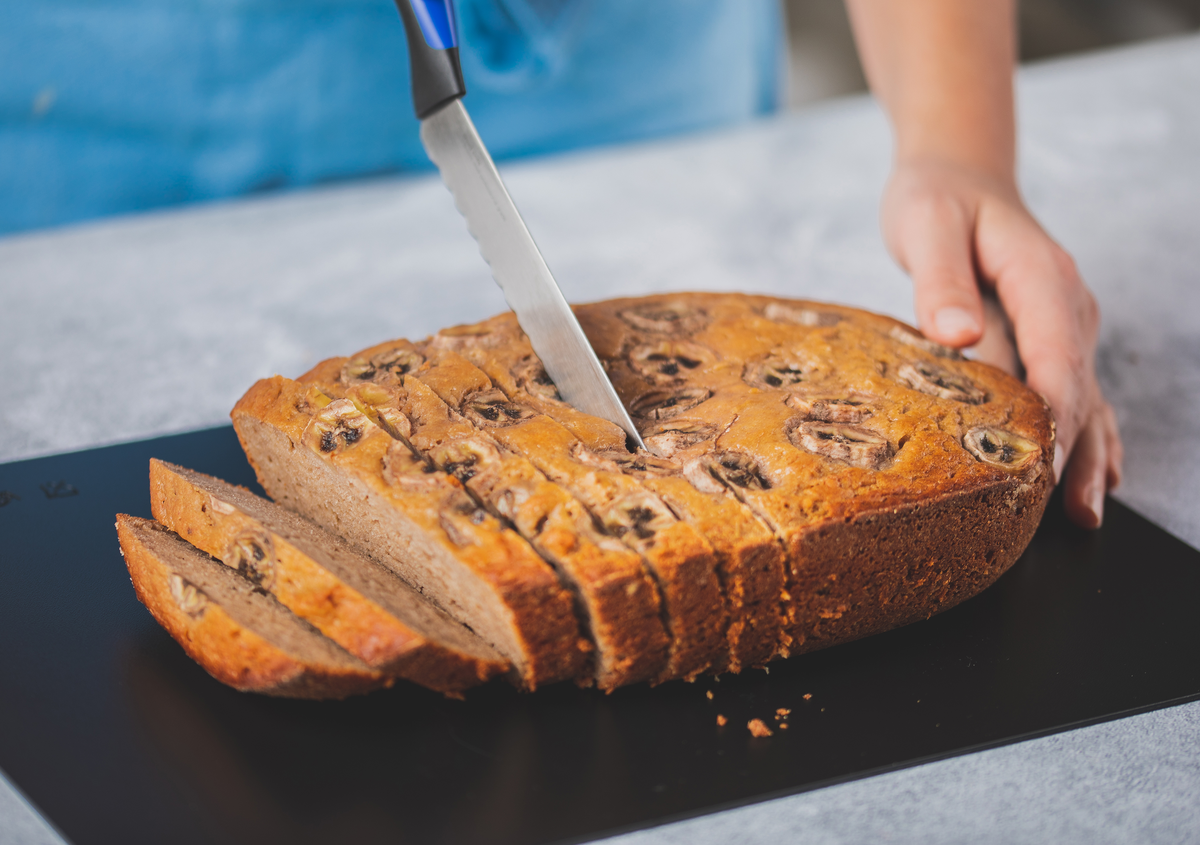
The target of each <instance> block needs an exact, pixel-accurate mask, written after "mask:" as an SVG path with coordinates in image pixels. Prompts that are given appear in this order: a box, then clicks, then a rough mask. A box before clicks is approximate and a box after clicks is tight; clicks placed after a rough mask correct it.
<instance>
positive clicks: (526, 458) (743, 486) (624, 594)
mask: <svg viewBox="0 0 1200 845" xmlns="http://www.w3.org/2000/svg"><path fill="white" fill-rule="evenodd" d="M576 313H577V314H578V315H579V318H580V321H581V323H582V324H583V327H584V330H585V332H586V333H587V334H588V337H589V339H590V340H591V342H592V344H593V346H594V348H595V349H596V351H597V354H598V355H599V357H600V359H601V361H602V362H603V363H604V365H605V367H606V369H607V370H608V372H609V374H610V376H611V378H612V380H613V383H614V385H615V387H616V388H617V391H618V393H619V394H620V395H621V398H622V400H623V401H624V402H625V404H626V406H627V407H628V408H629V409H630V411H631V415H632V416H633V417H634V421H635V424H636V425H637V426H638V429H639V431H640V432H641V434H642V437H643V439H644V440H645V442H646V444H647V446H648V448H649V452H641V451H639V452H632V451H630V450H629V449H628V448H627V444H626V442H625V436H624V433H623V432H622V431H621V430H620V429H619V428H618V427H617V426H615V425H613V424H612V423H609V422H607V421H604V420H598V419H596V418H594V417H590V416H588V415H586V414H583V413H581V412H580V411H578V410H577V409H574V408H572V407H570V406H569V405H567V404H566V403H565V402H563V401H562V399H561V397H560V396H558V394H557V391H556V389H555V387H554V385H553V383H552V382H551V381H550V380H549V379H548V378H547V377H546V374H545V371H544V369H543V368H542V367H541V364H540V362H539V361H538V359H537V356H536V355H535V354H534V353H533V350H532V348H531V347H530V345H529V342H528V339H527V338H526V337H525V335H524V334H523V333H522V332H521V330H520V327H519V326H518V325H517V323H516V320H515V319H514V317H513V316H512V315H511V314H504V315H500V316H498V317H495V318H492V319H491V320H487V321H484V322H482V323H478V324H475V325H472V326H459V327H455V328H452V329H447V330H445V331H443V332H440V333H438V334H437V335H435V336H434V337H432V338H429V339H427V340H425V341H422V342H420V343H415V344H414V343H410V342H408V341H391V342H388V343H385V344H380V345H377V346H374V347H371V348H369V349H366V350H363V351H362V352H360V353H357V354H355V355H353V356H351V357H349V358H338V359H331V360H329V361H326V362H323V363H322V364H320V365H318V366H317V367H316V368H314V369H313V370H312V371H310V372H309V373H307V374H305V375H304V376H301V378H300V380H299V381H298V382H294V381H289V380H287V379H284V378H281V377H275V378H274V379H268V380H264V381H261V382H259V383H258V384H256V385H255V386H254V387H253V388H252V389H251V390H250V392H249V393H247V395H246V396H245V397H243V399H242V400H241V401H240V402H239V403H238V405H237V407H236V408H235V409H234V412H233V418H234V424H235V427H236V428H237V431H238V435H239V438H240V439H241V441H242V444H243V447H244V448H245V449H246V452H247V455H248V456H249V458H250V460H251V463H252V464H253V465H254V467H255V470H256V472H257V473H258V476H259V479H260V481H261V483H262V484H263V487H264V488H265V489H266V490H267V491H268V493H269V494H270V495H271V496H272V497H273V498H274V499H276V501H277V502H279V503H280V504H281V505H283V506H285V507H287V508H290V509H292V510H295V511H297V512H299V513H301V514H303V515H304V516H306V517H308V518H309V519H311V520H312V521H313V522H316V523H318V524H319V525H321V526H323V527H324V528H325V529H326V530H328V531H330V532H332V533H334V534H338V535H340V536H341V537H344V538H345V539H346V540H347V541H349V542H350V543H351V544H352V545H354V546H355V547H357V548H358V549H359V550H360V551H362V552H364V553H365V554H366V555H367V556H368V557H371V558H374V559H376V560H379V561H381V562H383V563H385V564H386V565H387V566H388V567H389V568H390V569H391V570H392V571H393V572H395V573H396V574H397V575H399V576H400V577H401V578H403V579H404V580H405V581H406V582H408V584H409V585H411V587H412V588H413V589H415V590H416V591H419V592H420V593H421V594H422V595H423V596H424V597H425V598H426V599H429V600H430V601H431V602H433V603H434V604H436V605H437V606H438V607H440V608H441V609H442V610H443V611H445V612H446V613H447V614H448V615H449V616H450V617H453V619H454V620H457V622H458V623H461V624H463V625H465V626H467V627H469V628H470V629H471V630H472V631H474V633H475V634H477V635H479V637H480V638H481V639H482V640H484V641H485V642H486V643H487V644H488V646H490V647H491V648H492V649H494V650H495V652H498V653H499V655H501V656H502V658H503V660H507V661H509V662H511V663H512V665H513V666H514V667H515V676H516V679H517V681H518V683H520V684H522V685H523V686H525V687H527V688H532V687H534V686H536V685H538V684H541V683H548V682H551V681H555V680H562V679H567V678H572V679H575V680H576V681H577V682H579V683H584V684H588V683H594V684H596V685H597V686H599V687H601V688H603V689H606V690H611V689H612V688H614V687H616V686H619V685H622V684H626V683H632V682H634V681H638V680H651V681H653V682H661V681H665V680H669V679H672V678H692V677H694V676H695V675H696V674H697V673H700V672H704V671H708V672H722V671H739V670H740V669H741V668H743V667H746V666H753V665H762V664H764V663H766V662H767V661H769V660H771V659H773V658H775V657H778V656H786V655H788V654H790V653H795V652H798V651H807V650H811V649H814V648H820V647H824V646H829V645H833V644H836V643H840V642H845V641H847V640H851V639H854V638H856V637H861V636H865V635H867V634H870V633H874V632H877V631H882V630H886V629H888V628H892V627H896V626H899V625H903V624H906V623H908V622H911V621H914V620H917V619H922V618H925V617H928V616H930V615H932V614H934V613H937V612H939V611H940V610H944V609H946V608H948V607H950V606H952V605H953V604H955V603H957V602H960V601H962V600H963V599H966V598H968V597H970V596H972V595H974V594H975V593H977V592H979V591H980V590H982V589H983V588H984V587H986V586H988V585H989V584H991V583H992V582H993V581H995V579H996V578H998V577H999V576H1000V575H1001V574H1002V573H1003V572H1004V571H1005V570H1006V569H1007V568H1008V567H1009V566H1010V565H1011V564H1012V563H1013V562H1015V561H1016V559H1017V557H1018V556H1019V555H1020V554H1021V552H1022V551H1023V549H1024V548H1025V546H1026V545H1027V543H1028V542H1029V540H1030V539H1031V537H1032V535H1033V532H1034V530H1035V529H1036V527H1037V524H1038V521H1039V520H1040V517H1041V514H1042V511H1043V509H1044V507H1045V503H1046V500H1047V498H1048V496H1049V492H1050V490H1051V488H1052V485H1053V479H1052V472H1051V469H1050V465H1051V459H1052V456H1053V450H1054V426H1053V420H1052V418H1051V415H1050V412H1049V409H1048V408H1047V406H1046V405H1045V403H1044V402H1043V401H1042V400H1041V398H1040V397H1038V396H1037V395H1036V394H1035V393H1033V392H1032V391H1030V390H1029V389H1028V388H1026V387H1025V386H1024V385H1023V384H1022V383H1020V382H1019V381H1017V380H1016V379H1013V378H1011V377H1009V376H1007V375H1005V374H1004V373H1002V372H1000V371H998V370H995V369H993V368H991V367H988V366H986V365H983V364H980V363H977V362H973V361H969V360H965V359H963V358H962V356H961V355H959V354H958V353H957V352H954V351H953V350H950V349H946V348H945V347H941V346H939V345H937V344H934V343H932V342H930V341H929V340H928V339H926V338H924V337H923V336H922V335H921V334H920V333H919V332H917V331H916V330H914V329H911V328H910V327H908V326H905V325H904V324H902V323H899V322H897V321H895V320H891V319H889V318H886V317H881V316H878V315H874V314H869V313H867V312H863V311H859V310H856V309H851V308H844V307H840V306H833V305H824V304H819V303H811V302H803V301H797V300H785V299H779V298H771V297H762V296H747V295H742V294H697V293H680V294H667V295H661V296H654V297H645V298H640V299H627V300H612V301H609V302H601V303H596V304H593V305H586V306H579V307H578V308H576ZM176 495H182V494H178V493H172V494H171V496H168V497H166V498H164V500H163V502H162V503H161V505H156V508H157V509H156V511H155V513H156V514H159V513H162V514H163V515H164V517H165V516H166V515H167V514H168V513H170V512H171V503H170V501H169V499H170V498H171V497H173V496H176ZM185 510H187V512H188V513H189V514H190V515H191V517H192V518H194V517H195V507H191V506H190V507H189V508H185ZM185 522H186V520H185V521H184V522H180V523H179V524H180V525H181V526H183V525H184V524H185ZM214 548H215V547H214ZM205 560H207V558H205ZM244 568H245V569H247V573H246V574H247V575H249V576H250V577H255V576H254V573H253V571H252V570H253V567H252V566H249V565H248V566H247V567H244ZM226 571H227V572H230V573H231V574H233V575H234V577H241V576H238V575H237V574H236V573H233V572H232V570H229V569H228V568H226ZM243 580H246V581H247V583H250V581H249V580H247V579H243ZM341 580H342V582H343V583H345V582H346V581H347V580H350V581H352V580H353V579H352V578H350V579H341ZM276 592H279V591H278V590H276ZM264 598H265V597H264ZM289 601H291V599H289ZM296 606H297V608H299V607H300V604H297V605H296ZM306 612H307V611H306ZM309 616H310V618H312V619H313V620H314V624H317V623H318V620H319V618H320V614H319V613H316V612H315V611H313V612H311V613H309ZM164 624H165V623H164ZM321 624H324V623H323V622H322V623H321ZM177 627H178V626H177ZM329 631H330V634H331V635H332V634H333V632H334V628H333V627H330V628H329ZM343 639H344V641H345V642H346V644H347V645H348V646H352V647H354V648H357V649H358V653H361V654H363V655H365V656H368V657H370V655H369V654H368V652H366V651H364V650H362V648H361V647H359V646H354V645H353V638H345V637H344V638H343ZM347 657H349V655H347ZM350 659H354V660H357V658H350ZM358 663H359V665H361V667H362V668H363V670H365V671H367V672H368V673H370V672H372V671H373V670H372V669H371V667H370V666H367V665H366V663H363V662H362V661H358ZM380 665H382V664H380ZM481 671H482V672H483V674H486V670H481ZM418 680H420V678H418Z"/></svg>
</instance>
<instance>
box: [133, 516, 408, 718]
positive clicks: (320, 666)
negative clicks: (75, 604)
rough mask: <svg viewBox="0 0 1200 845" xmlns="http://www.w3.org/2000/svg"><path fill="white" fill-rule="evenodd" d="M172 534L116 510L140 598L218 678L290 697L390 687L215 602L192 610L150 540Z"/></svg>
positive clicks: (337, 694) (242, 688) (372, 675)
mask: <svg viewBox="0 0 1200 845" xmlns="http://www.w3.org/2000/svg"><path fill="white" fill-rule="evenodd" d="M165 531H166V529H165V528H163V527H162V526H160V525H158V524H157V523H155V522H153V521H151V520H146V519H139V518H137V517H132V516H128V515H126V514H118V515H117V537H118V539H119V541H120V544H121V553H122V555H124V557H125V565H126V567H127V568H128V570H129V577H130V580H131V581H132V582H133V589H134V592H136V593H137V597H138V600H139V601H141V603H142V604H143V605H145V606H146V609H147V610H149V611H150V613H151V615H152V616H153V617H154V619H155V621H157V622H158V624H159V625H161V626H162V627H163V628H165V629H166V631H167V633H169V634H170V635H171V636H172V637H173V638H174V639H175V641H176V642H178V643H179V644H180V645H181V646H182V647H183V650H184V651H185V652H187V654H188V656H189V657H191V658H192V659H193V660H195V661H196V662H197V663H199V664H200V666H201V667H202V668H203V669H204V670H205V671H206V672H208V673H209V674H210V675H212V676H213V677H214V678H216V679H217V680H218V681H220V682H221V683H223V684H227V685H228V686H231V687H233V688H234V689H237V690H240V691H242V692H256V693H261V694H264V695H272V696H280V697H285V698H345V697H346V696H348V695H355V694H358V693H363V692H369V691H370V690H373V689H378V688H380V687H384V686H389V685H390V680H389V679H387V678H386V677H385V676H384V675H383V674H381V673H379V672H375V671H372V670H370V669H369V668H368V667H366V666H365V665H362V664H359V666H358V667H357V668H356V667H354V666H353V665H342V666H337V665H331V664H328V663H320V662H313V661H306V660H305V659H303V658H301V657H298V656H297V655H295V654H291V653H289V652H288V651H287V650H285V649H283V648H281V647H280V646H278V645H276V644H275V643H273V642H271V641H270V640H268V639H266V638H265V637H263V636H262V635H260V634H259V633H256V632H255V631H253V630H250V629H249V628H247V627H245V626H244V625H241V624H239V623H238V622H237V621H235V620H234V619H233V618H232V617H231V616H230V614H229V613H228V612H227V611H226V610H225V609H224V608H222V607H221V606H220V605H218V604H215V603H214V602H212V601H208V602H207V603H206V604H205V606H204V607H203V609H202V610H200V611H199V612H197V613H195V614H192V613H188V612H185V611H184V610H183V609H182V608H181V607H180V605H179V603H178V601H177V600H176V599H175V598H174V597H173V596H172V594H171V588H170V578H171V575H172V569H171V568H170V566H169V565H168V564H167V563H165V562H164V560H163V559H162V558H161V557H160V556H159V555H158V554H156V553H155V552H154V551H153V550H152V549H151V548H150V547H149V546H148V545H147V543H146V534H147V532H165ZM175 539H176V540H177V541H178V542H179V543H180V545H181V546H184V545H186V544H185V543H183V541H182V540H180V539H179V538H178V537H175ZM188 548H189V549H190V547H188ZM192 551H193V552H194V554H196V555H198V556H202V553H200V552H198V551H195V550H192ZM214 565H215V566H219V564H216V563H215V562H214ZM235 577H236V576H235ZM347 658H349V655H347ZM347 662H349V661H347Z"/></svg>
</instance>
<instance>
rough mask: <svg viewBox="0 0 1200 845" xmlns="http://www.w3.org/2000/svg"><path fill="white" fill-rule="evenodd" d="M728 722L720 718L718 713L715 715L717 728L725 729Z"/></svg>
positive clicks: (722, 717)
mask: <svg viewBox="0 0 1200 845" xmlns="http://www.w3.org/2000/svg"><path fill="white" fill-rule="evenodd" d="M728 722H729V720H728V719H726V718H725V717H724V716H722V715H721V714H720V713H718V714H717V726H718V727H722V728H723V727H725V725H726V724H728Z"/></svg>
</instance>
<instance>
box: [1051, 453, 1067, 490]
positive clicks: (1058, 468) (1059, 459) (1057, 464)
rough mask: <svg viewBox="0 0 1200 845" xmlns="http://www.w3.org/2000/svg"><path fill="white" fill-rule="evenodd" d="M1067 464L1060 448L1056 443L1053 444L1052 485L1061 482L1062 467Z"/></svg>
mask: <svg viewBox="0 0 1200 845" xmlns="http://www.w3.org/2000/svg"><path fill="white" fill-rule="evenodd" d="M1066 462H1067V456H1066V454H1065V453H1064V452H1063V450H1062V447H1061V446H1059V445H1058V444H1057V443H1055V444H1054V483H1055V484H1058V483H1059V482H1060V481H1062V474H1063V465H1064V464H1066Z"/></svg>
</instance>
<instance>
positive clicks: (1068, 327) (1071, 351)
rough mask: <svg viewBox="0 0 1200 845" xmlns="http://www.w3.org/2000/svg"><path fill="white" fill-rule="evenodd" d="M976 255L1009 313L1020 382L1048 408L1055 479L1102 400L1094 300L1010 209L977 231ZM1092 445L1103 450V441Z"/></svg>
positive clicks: (1065, 261)
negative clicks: (1020, 365) (1053, 431)
mask: <svg viewBox="0 0 1200 845" xmlns="http://www.w3.org/2000/svg"><path fill="white" fill-rule="evenodd" d="M980 258H981V265H982V266H983V267H984V272H985V273H988V275H989V276H990V277H991V278H992V279H994V280H995V284H996V291H997V293H998V295H999V297H1000V301H1001V303H1002V304H1003V305H1004V310H1005V311H1006V312H1007V313H1008V314H1009V316H1010V318H1011V319H1012V324H1013V331H1014V336H1015V339H1016V342H1017V349H1018V351H1019V353H1020V357H1021V361H1022V362H1023V363H1024V365H1025V369H1026V382H1027V383H1028V385H1029V386H1030V387H1031V388H1033V389H1034V390H1036V391H1037V392H1038V393H1040V394H1041V395H1042V396H1043V397H1045V399H1046V401H1047V402H1048V403H1049V405H1050V408H1051V410H1052V411H1053V412H1054V418H1055V422H1056V424H1057V435H1058V436H1057V447H1058V448H1057V451H1056V454H1055V458H1054V476H1055V478H1056V479H1057V480H1062V478H1063V469H1064V466H1065V464H1066V462H1067V458H1068V456H1069V455H1070V454H1071V452H1072V450H1073V449H1074V448H1075V443H1076V440H1077V438H1078V437H1079V436H1080V435H1081V432H1082V431H1083V428H1084V425H1085V424H1086V423H1087V421H1088V419H1089V416H1090V415H1091V413H1092V410H1093V408H1098V407H1099V402H1100V401H1101V400H1100V399H1099V388H1098V387H1097V385H1096V376H1095V370H1094V359H1095V350H1096V333H1097V329H1098V326H1099V321H1100V316H1099V310H1098V308H1097V306H1096V301H1095V299H1094V298H1093V297H1092V295H1091V293H1090V292H1089V291H1088V290H1087V288H1086V287H1084V285H1083V282H1082V281H1081V280H1080V278H1079V274H1078V272H1077V271H1076V270H1075V266H1074V263H1073V262H1072V261H1071V259H1070V257H1069V256H1067V255H1066V253H1065V252H1063V251H1062V249H1061V248H1059V247H1058V246H1057V245H1056V244H1055V243H1054V242H1053V241H1051V240H1050V238H1049V237H1048V236H1047V235H1046V234H1045V233H1044V232H1043V231H1042V230H1041V228H1040V227H1039V226H1037V224H1036V223H1034V222H1033V220H1032V219H1026V218H1022V217H1020V216H1019V215H1015V214H1014V215H1011V219H1008V220H999V221H995V225H994V226H992V227H991V228H990V230H989V231H988V233H987V235H986V237H985V238H982V239H981V249H980ZM1114 431H1115V425H1114ZM1101 433H1102V430H1101ZM1095 448H1097V449H1098V450H1100V451H1099V452H1098V454H1102V455H1103V454H1104V448H1105V447H1104V444H1103V443H1101V444H1100V445H1099V446H1096V447H1095Z"/></svg>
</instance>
